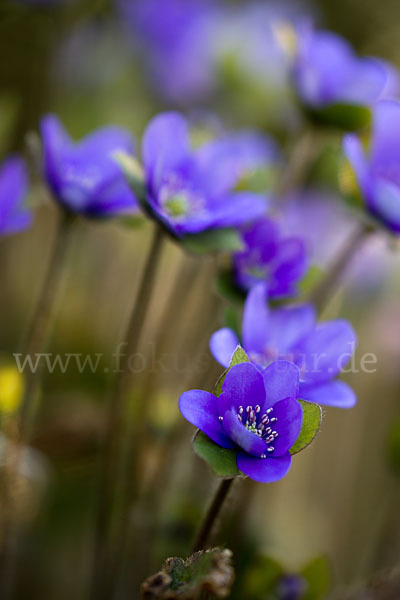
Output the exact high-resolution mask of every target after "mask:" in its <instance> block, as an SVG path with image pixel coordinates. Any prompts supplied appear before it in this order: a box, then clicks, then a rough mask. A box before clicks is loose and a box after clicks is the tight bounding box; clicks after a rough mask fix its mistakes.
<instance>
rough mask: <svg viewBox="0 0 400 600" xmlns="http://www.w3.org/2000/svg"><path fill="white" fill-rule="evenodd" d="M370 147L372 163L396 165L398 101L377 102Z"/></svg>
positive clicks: (399, 148) (399, 124) (399, 135)
mask: <svg viewBox="0 0 400 600" xmlns="http://www.w3.org/2000/svg"><path fill="white" fill-rule="evenodd" d="M371 143H372V147H371V164H372V165H377V166H380V165H385V164H386V165H387V164H388V165H396V164H398V163H399V162H400V103H399V102H397V101H392V100H383V101H382V102H379V103H378V104H377V105H376V107H375V110H374V120H373V131H372V142H371Z"/></svg>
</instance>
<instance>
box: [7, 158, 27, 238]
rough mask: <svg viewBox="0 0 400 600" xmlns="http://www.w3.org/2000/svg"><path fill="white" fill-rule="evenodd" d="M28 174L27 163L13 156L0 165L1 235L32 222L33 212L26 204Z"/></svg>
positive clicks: (25, 226) (23, 227) (13, 231)
mask: <svg viewBox="0 0 400 600" xmlns="http://www.w3.org/2000/svg"><path fill="white" fill-rule="evenodd" d="M27 193H28V176H27V173H26V168H25V163H24V161H23V160H22V159H21V158H18V157H16V156H13V157H11V158H8V159H7V160H5V161H4V162H3V164H2V165H1V167H0V235H7V234H10V233H16V232H17V231H21V230H23V229H26V228H27V227H29V226H30V224H31V223H32V213H31V212H30V210H28V208H27V207H26V206H25V200H26V196H27Z"/></svg>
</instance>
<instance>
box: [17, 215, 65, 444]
mask: <svg viewBox="0 0 400 600" xmlns="http://www.w3.org/2000/svg"><path fill="white" fill-rule="evenodd" d="M73 223H75V218H74V216H73V215H72V214H71V213H68V212H66V211H64V210H62V213H61V217H60V220H59V223H58V230H57V233H56V240H55V244H54V248H53V252H52V256H51V259H50V263H49V266H48V269H47V273H46V276H45V280H44V282H43V286H42V291H41V294H40V296H39V299H38V302H37V304H36V307H35V310H34V313H33V316H32V320H31V323H30V325H29V328H28V333H27V336H26V339H25V343H24V345H23V351H22V356H23V358H25V357H27V356H30V357H34V356H35V355H36V354H38V353H39V352H43V350H44V349H45V348H46V347H47V344H48V341H49V338H50V336H51V332H52V330H53V326H54V318H55V315H56V314H57V304H58V302H57V300H58V295H59V290H60V287H61V282H62V279H63V276H64V270H65V269H64V267H65V263H66V257H67V254H68V251H69V247H70V241H71V237H72V233H73V229H74V228H73V227H72V225H73ZM43 373H44V372H43V370H42V369H37V370H36V371H33V370H32V371H29V369H28V370H27V371H26V374H25V392H24V396H23V399H22V403H21V407H20V411H19V416H18V433H17V436H18V443H19V444H20V445H23V444H26V443H28V442H29V439H30V436H31V429H32V424H33V418H34V404H35V396H36V393H37V390H38V386H39V384H40V382H41V380H42V378H43Z"/></svg>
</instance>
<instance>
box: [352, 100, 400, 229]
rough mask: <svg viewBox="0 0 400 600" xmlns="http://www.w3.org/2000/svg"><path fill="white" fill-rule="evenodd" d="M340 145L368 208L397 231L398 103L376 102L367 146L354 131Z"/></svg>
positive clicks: (399, 192) (399, 206)
mask: <svg viewBox="0 0 400 600" xmlns="http://www.w3.org/2000/svg"><path fill="white" fill-rule="evenodd" d="M343 148H344V153H345V155H346V157H347V159H348V160H349V162H350V164H351V167H352V169H353V171H354V174H355V177H356V179H357V183H358V186H359V189H360V191H361V195H362V197H363V200H364V202H365V204H366V207H367V209H368V210H369V212H370V213H371V214H372V215H373V216H374V217H376V218H377V219H378V220H379V221H381V222H382V223H383V224H384V225H386V226H387V227H388V228H389V229H390V230H392V231H394V232H395V233H397V234H398V233H400V103H399V102H396V101H390V100H385V101H382V102H379V103H378V104H377V106H376V107H375V110H374V112H373V125H372V133H371V138H370V141H369V144H368V149H366V148H365V147H364V146H363V142H362V141H361V139H360V138H359V137H357V136H356V135H347V136H345V138H344V142H343Z"/></svg>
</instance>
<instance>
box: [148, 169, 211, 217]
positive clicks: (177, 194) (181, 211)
mask: <svg viewBox="0 0 400 600" xmlns="http://www.w3.org/2000/svg"><path fill="white" fill-rule="evenodd" d="M159 202H160V206H161V208H162V210H163V211H164V212H165V214H166V215H167V216H168V217H169V218H170V219H172V220H174V221H181V220H184V219H185V218H186V217H188V216H189V215H193V214H198V213H201V211H202V210H204V198H203V197H202V195H201V194H199V193H198V192H197V191H196V190H194V189H192V188H191V187H190V186H188V185H187V183H186V182H185V180H184V179H183V178H182V177H180V176H179V175H177V174H176V173H173V174H169V175H168V176H167V177H166V178H165V179H164V182H163V185H162V187H161V189H160V192H159Z"/></svg>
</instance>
